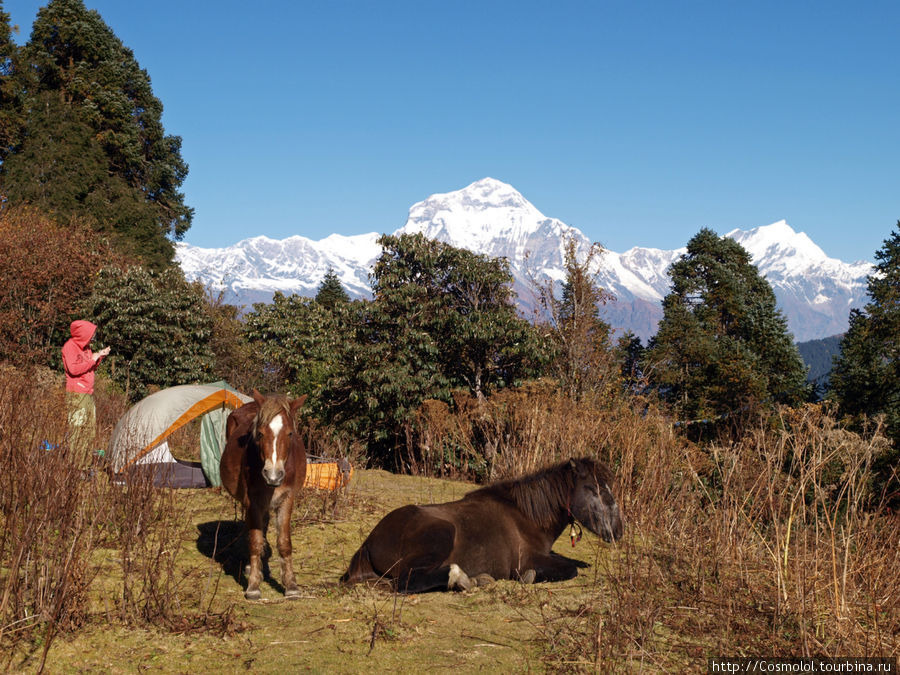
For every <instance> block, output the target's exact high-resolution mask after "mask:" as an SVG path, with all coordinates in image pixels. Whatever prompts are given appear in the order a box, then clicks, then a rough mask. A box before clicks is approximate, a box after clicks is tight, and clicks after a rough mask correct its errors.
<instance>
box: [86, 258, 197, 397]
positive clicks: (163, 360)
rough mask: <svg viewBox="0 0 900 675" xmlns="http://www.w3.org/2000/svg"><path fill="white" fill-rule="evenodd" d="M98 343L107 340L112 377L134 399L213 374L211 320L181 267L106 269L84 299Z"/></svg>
mask: <svg viewBox="0 0 900 675" xmlns="http://www.w3.org/2000/svg"><path fill="white" fill-rule="evenodd" d="M88 308H89V311H90V315H91V317H92V320H93V321H94V322H95V323H96V324H97V326H98V329H97V333H98V338H97V339H98V342H102V343H103V344H105V345H109V346H110V347H111V348H112V353H111V355H110V357H109V358H108V359H107V361H108V363H109V367H110V377H111V378H112V379H113V380H114V381H115V382H116V383H118V384H119V385H120V386H121V387H122V388H123V389H124V390H125V393H126V395H127V396H128V397H129V398H131V399H132V400H137V399H140V398H142V397H144V396H146V395H147V394H148V393H149V389H148V388H149V387H150V386H152V385H153V386H158V387H169V386H173V385H177V384H189V383H193V382H200V381H206V380H209V379H211V378H212V377H213V375H212V365H213V353H212V351H211V348H210V339H211V329H212V326H211V324H212V322H211V320H210V317H209V314H208V313H207V311H206V310H205V299H204V297H203V291H202V289H201V288H200V287H199V286H198V285H196V284H189V283H187V282H186V281H185V280H184V275H183V274H182V272H181V270H179V269H170V270H165V271H162V272H153V271H150V270H147V269H145V268H143V267H130V268H128V269H126V270H119V269H115V268H104V269H103V270H101V272H100V274H99V276H98V278H97V281H96V282H95V284H94V291H93V293H92V295H91V297H90V299H89V301H88Z"/></svg>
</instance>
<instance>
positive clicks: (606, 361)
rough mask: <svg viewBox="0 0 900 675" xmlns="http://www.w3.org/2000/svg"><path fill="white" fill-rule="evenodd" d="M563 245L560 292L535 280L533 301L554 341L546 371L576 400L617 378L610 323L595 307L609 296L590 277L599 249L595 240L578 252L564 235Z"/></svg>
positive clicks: (605, 389) (610, 385)
mask: <svg viewBox="0 0 900 675" xmlns="http://www.w3.org/2000/svg"><path fill="white" fill-rule="evenodd" d="M563 250H564V261H563V264H564V268H565V271H566V277H565V280H564V281H563V284H562V293H561V296H560V297H557V294H556V289H555V286H554V284H553V281H552V280H551V281H548V282H547V283H545V284H539V285H537V291H538V301H539V304H540V306H541V309H542V310H543V312H544V314H545V316H546V317H547V319H548V324H547V325H546V326H543V327H542V329H543V330H544V331H546V332H548V333H549V334H550V336H551V338H552V341H553V344H554V346H555V347H556V354H555V357H554V359H553V361H552V362H551V370H550V372H551V373H552V374H553V375H555V376H556V378H557V379H558V380H559V383H560V386H561V387H562V389H563V391H564V392H565V393H566V394H568V395H569V396H572V397H573V398H575V399H576V400H579V399H581V398H583V397H584V396H585V395H586V394H594V395H596V394H601V393H603V392H607V393H608V392H611V391H613V390H614V387H613V385H615V384H616V383H617V382H618V379H619V377H618V375H619V374H618V372H616V371H617V368H616V366H615V365H614V358H613V353H612V345H611V341H610V327H609V324H607V323H606V322H605V321H603V320H602V319H601V318H600V307H601V306H602V305H604V304H606V302H608V301H609V300H610V299H611V297H612V296H610V294H609V293H607V292H606V291H604V290H603V289H601V288H600V287H599V285H598V284H597V280H596V272H595V270H596V268H597V265H598V262H599V258H600V257H601V256H602V255H603V247H602V246H600V244H596V243H595V244H592V245H591V246H590V247H589V248H588V249H587V251H586V252H585V253H584V255H583V256H581V255H580V251H579V250H578V242H577V240H576V239H575V238H574V237H569V238H568V239H567V240H566V241H565V243H564V249H563ZM579 257H581V260H579Z"/></svg>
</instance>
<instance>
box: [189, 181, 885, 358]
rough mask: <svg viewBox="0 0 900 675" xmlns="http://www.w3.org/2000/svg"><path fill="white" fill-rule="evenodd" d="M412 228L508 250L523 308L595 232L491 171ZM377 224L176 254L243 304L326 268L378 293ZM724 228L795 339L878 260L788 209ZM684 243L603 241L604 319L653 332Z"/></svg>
mask: <svg viewBox="0 0 900 675" xmlns="http://www.w3.org/2000/svg"><path fill="white" fill-rule="evenodd" d="M413 233H421V234H423V235H425V236H428V237H430V238H434V239H438V240H440V241H443V242H445V243H448V244H451V245H453V246H457V247H460V248H467V249H469V250H472V251H474V252H476V253H480V254H484V255H489V256H494V257H497V256H502V257H506V258H507V259H508V260H509V262H510V270H511V272H512V274H513V277H514V290H515V291H516V292H517V294H518V296H519V298H520V305H521V306H522V307H523V308H525V307H527V306H528V305H529V294H530V290H529V289H530V281H529V280H530V278H532V277H534V278H537V279H539V280H553V281H554V282H559V281H562V280H563V279H564V277H565V274H564V266H563V261H564V255H565V253H564V246H565V241H566V239H567V238H568V237H573V238H574V239H575V241H576V245H577V246H578V247H579V249H580V250H582V251H584V250H587V247H589V246H590V244H591V242H590V240H589V239H588V238H587V237H586V236H585V235H584V234H583V233H582V232H581V231H580V230H578V229H577V228H575V227H572V226H569V225H567V224H566V223H564V222H562V221H561V220H559V219H557V218H552V217H547V216H545V215H544V214H543V213H541V212H540V211H539V210H538V209H537V208H536V207H535V206H534V205H533V204H531V202H529V201H528V200H527V199H526V198H525V197H524V196H523V195H522V194H521V193H519V192H518V191H517V190H516V189H515V188H514V187H512V186H511V185H508V184H507V183H503V182H502V181H499V180H496V179H493V178H483V179H481V180H479V181H476V182H474V183H472V184H470V185H468V186H467V187H465V188H463V189H461V190H456V191H453V192H446V193H437V194H434V195H431V196H430V197H428V198H427V199H425V200H422V201H421V202H417V203H416V204H413V205H412V206H411V207H410V209H409V215H408V218H407V221H406V223H405V224H404V225H403V226H402V227H400V228H399V229H397V230H395V231H394V232H393V234H397V235H399V234H413ZM379 236H380V235H379V234H378V233H376V232H370V233H367V234H361V235H354V236H344V235H340V234H331V235H329V236H328V237H325V238H323V239H320V240H318V241H314V240H311V239H308V238H306V237H303V236H301V235H294V236H291V237H288V238H286V239H282V240H275V239H270V238H268V237H265V236H257V237H252V238H249V239H245V240H242V241H240V242H238V243H237V244H234V245H233V246H229V247H225V248H213V249H210V248H207V249H204V248H200V247H195V246H191V245H190V244H186V243H179V244H178V245H177V248H176V260H177V261H178V262H179V264H180V265H181V266H182V269H183V270H184V272H185V275H186V276H187V277H188V278H189V279H191V280H200V281H201V282H203V283H204V284H205V285H207V286H210V287H212V288H214V289H220V290H223V291H225V299H226V301H228V302H233V303H235V304H239V305H241V304H249V303H253V302H265V301H268V300H269V299H271V297H272V295H273V294H274V293H275V292H276V291H280V292H282V293H285V294H291V293H297V294H300V295H305V296H312V295H314V294H315V292H316V290H317V289H318V286H319V284H320V283H321V281H322V278H323V277H324V275H325V273H326V272H327V271H328V269H333V270H334V271H335V273H336V274H337V276H338V278H339V279H340V280H341V282H342V283H343V284H344V286H345V288H346V290H347V292H348V294H349V295H350V296H351V297H354V298H361V297H371V287H370V285H369V272H370V271H371V269H372V266H373V265H374V262H375V260H376V259H377V258H378V256H379V255H380V253H381V247H380V246H378V244H377V240H378V238H379ZM725 236H728V237H731V238H733V239H735V240H736V241H738V242H739V243H741V245H742V246H744V248H746V249H747V250H748V252H749V253H750V254H751V256H752V259H753V262H754V264H755V265H756V266H757V268H758V269H759V270H760V273H761V274H763V275H764V276H765V277H766V279H768V281H769V283H770V284H771V285H772V288H773V290H774V292H775V295H776V298H777V300H778V305H779V307H780V308H781V309H782V311H783V312H784V314H785V316H786V318H787V320H788V327H789V330H791V332H792V333H793V334H794V338H795V340H796V341H797V342H802V341H806V340H811V339H819V338H823V337H827V336H829V335H835V334H838V333H842V332H844V331H845V330H846V328H847V320H848V317H849V312H850V309H851V308H853V307H861V306H863V305H864V304H865V293H866V283H865V281H866V279H865V277H866V276H867V275H868V274H869V272H870V271H871V269H872V265H871V263H868V262H865V261H857V262H855V263H845V262H843V261H840V260H837V259H835V258H829V257H828V256H827V255H826V254H825V253H824V252H823V251H822V249H821V248H819V247H818V246H817V245H816V244H815V243H814V242H813V241H812V239H810V238H809V237H808V236H807V235H806V234H805V233H803V232H799V233H798V232H795V231H794V230H793V229H792V228H791V227H790V225H788V223H787V222H786V221H785V220H780V221H777V222H775V223H772V224H770V225H763V226H759V227H756V228H753V229H751V230H748V231H743V230H732V231H731V232H729V233H728V234H727V235H725ZM685 250H686V249H685V248H679V249H674V250H664V249H655V248H643V247H633V248H631V249H629V250H627V251H625V252H624V253H616V252H614V251H604V254H603V255H602V256H601V257H600V260H599V263H598V268H597V270H596V272H597V280H598V283H599V284H600V285H601V286H602V287H603V288H604V289H606V290H607V291H609V292H611V293H612V294H613V295H614V296H615V297H616V300H615V301H614V302H611V303H608V304H607V305H606V306H604V307H603V308H602V309H601V313H602V315H603V317H604V319H605V320H607V321H608V322H609V323H610V324H611V325H612V326H613V328H614V329H616V330H618V331H625V330H630V331H632V332H633V333H635V334H636V335H638V336H639V337H641V338H642V339H644V340H646V339H648V338H649V337H650V336H651V335H653V334H654V333H655V331H656V324H657V323H658V321H659V319H660V318H661V317H662V299H663V297H665V295H666V294H667V293H668V290H669V278H668V276H667V275H666V269H667V268H668V266H669V265H670V264H671V263H672V262H674V261H675V260H677V259H678V257H679V256H680V255H682V254H683V253H684V252H685ZM526 253H527V256H526Z"/></svg>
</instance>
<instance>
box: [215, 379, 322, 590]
mask: <svg viewBox="0 0 900 675" xmlns="http://www.w3.org/2000/svg"><path fill="white" fill-rule="evenodd" d="M305 400H306V396H305V395H304V396H301V397H300V398H297V399H294V400H293V401H290V400H288V399H287V398H285V397H284V396H270V397H268V398H266V397H264V396H263V395H262V394H260V393H259V392H258V391H256V390H255V389H254V391H253V401H251V402H250V403H246V404H244V405H242V406H241V407H240V408H238V409H237V410H234V411H233V412H232V413H231V414H230V415H229V416H228V422H227V423H226V429H225V435H226V439H227V440H226V441H225V450H224V451H223V452H222V460H221V463H220V465H219V471H220V474H221V476H222V485H224V486H225V489H226V490H228V492H229V493H230V494H231V496H232V497H234V498H235V499H236V500H238V501H239V502H240V503H241V504H242V505H243V506H244V512H245V517H246V523H247V534H248V538H249V540H250V565H249V571H248V573H247V590H246V591H244V597H245V598H247V599H248V600H258V599H259V597H260V592H259V582H260V581H261V580H262V565H261V560H262V555H263V549H264V548H265V539H266V530H267V529H268V527H269V511H270V510H272V511H274V512H275V526H276V528H277V530H278V554H279V555H280V556H281V580H282V584H283V585H284V595H285V597H287V598H291V597H296V596H298V595H300V589H299V588H297V582H296V581H295V580H294V567H293V564H292V562H291V553H292V547H291V511H292V510H293V508H294V500H295V499H296V497H297V493H298V492H299V490H300V488H301V487H302V486H303V481H304V479H305V478H306V449H305V447H304V445H303V439H302V438H301V437H300V434H299V433H298V431H297V422H296V420H295V418H294V416H295V413H296V412H297V410H298V409H299V408H300V406H302V405H303V402H304V401H305Z"/></svg>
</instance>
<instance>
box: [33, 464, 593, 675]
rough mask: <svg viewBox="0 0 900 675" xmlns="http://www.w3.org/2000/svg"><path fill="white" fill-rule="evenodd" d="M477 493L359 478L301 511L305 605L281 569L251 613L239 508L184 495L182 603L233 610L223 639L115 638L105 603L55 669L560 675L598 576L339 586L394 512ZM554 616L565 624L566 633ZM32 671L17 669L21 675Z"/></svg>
mask: <svg viewBox="0 0 900 675" xmlns="http://www.w3.org/2000/svg"><path fill="white" fill-rule="evenodd" d="M472 487H473V486H471V485H467V484H464V483H454V482H450V481H441V480H434V479H423V478H414V477H409V476H398V475H392V474H388V473H386V472H383V471H357V472H356V473H355V474H354V478H353V481H352V484H351V486H350V488H349V490H348V492H347V493H346V494H345V495H343V496H341V497H339V498H337V499H335V498H334V497H333V496H330V495H325V494H321V493H313V494H310V495H308V496H307V497H306V498H305V500H304V501H303V503H302V504H301V505H300V506H299V508H298V509H297V510H296V511H295V514H294V526H293V532H294V535H293V541H294V562H295V567H296V568H297V571H298V576H299V579H298V582H299V584H300V586H301V589H302V592H303V595H302V597H301V598H300V599H298V600H291V601H286V600H284V598H283V595H282V591H281V587H280V585H279V579H280V573H281V570H280V566H279V565H278V563H277V561H276V560H273V561H272V570H271V572H272V574H271V577H270V578H269V579H267V581H266V582H264V583H263V585H262V592H263V599H262V600H261V601H259V602H254V603H250V602H247V601H245V600H244V598H243V587H242V586H241V584H240V582H239V579H240V568H241V559H242V558H243V555H244V551H245V550H246V543H245V541H244V540H243V538H242V537H241V529H240V524H239V522H238V518H239V517H240V513H239V510H238V509H236V507H235V504H234V503H233V502H232V501H231V498H230V497H228V495H227V494H225V493H220V492H218V491H215V490H202V491H201V490H197V491H182V492H179V494H178V497H179V501H180V502H181V501H182V500H183V501H184V502H185V513H187V514H189V518H188V520H189V522H185V523H184V532H183V538H182V548H181V550H180V551H179V552H178V554H177V555H178V569H179V572H180V573H183V574H184V580H183V582H182V583H183V587H182V592H183V595H184V596H185V597H186V598H188V600H187V602H192V603H196V608H197V609H198V610H207V609H208V611H209V612H210V613H227V612H229V611H230V612H231V615H230V617H231V619H230V621H228V622H227V626H224V627H223V629H222V630H221V631H218V632H215V631H212V632H211V631H209V630H203V631H196V630H192V629H191V627H190V626H186V627H185V628H184V629H183V630H176V631H174V632H170V631H154V632H148V631H146V630H129V629H124V628H118V627H115V628H112V627H110V626H115V625H116V624H115V623H109V622H107V621H106V620H105V616H104V613H105V612H106V611H109V605H110V604H111V603H110V601H109V599H108V598H104V597H103V595H104V591H103V590H99V591H98V597H97V599H96V602H97V614H96V615H95V616H94V617H93V618H92V620H91V625H89V626H88V627H86V630H83V631H80V632H78V633H77V634H75V635H74V636H72V637H66V636H62V637H61V638H60V639H58V640H56V641H55V642H54V643H53V645H52V647H51V649H50V652H49V656H48V660H47V670H48V671H49V672H54V673H63V672H65V673H70V672H96V671H104V672H113V673H131V672H144V671H151V672H185V673H186V672H207V671H213V670H215V671H218V672H244V671H247V670H254V671H259V672H275V671H279V672H290V671H301V670H306V671H311V672H348V673H354V672H363V671H366V672H368V671H374V672H379V671H382V672H383V671H390V672H397V671H401V672H422V671H425V670H428V671H453V670H457V671H458V670H464V671H466V672H472V671H485V672H529V671H543V670H545V669H546V664H547V660H546V659H547V658H548V657H550V658H552V659H553V662H554V663H555V664H556V665H557V666H559V665H563V666H564V665H565V662H564V661H563V662H562V663H561V662H560V661H559V658H558V657H554V656H553V654H552V652H553V649H554V648H555V646H556V645H557V642H558V640H559V639H560V636H562V635H564V634H565V632H566V629H567V628H570V627H574V626H570V625H568V624H570V623H572V622H576V623H577V622H578V621H579V620H580V619H579V617H578V611H577V607H579V606H581V605H582V604H583V602H584V600H585V597H586V596H588V595H590V596H595V595H596V594H597V593H598V592H601V591H598V586H597V585H596V583H595V581H596V580H595V575H594V573H593V571H592V569H588V570H584V571H583V572H582V574H581V575H580V576H579V577H578V578H576V579H574V580H572V581H569V582H563V583H557V584H539V585H534V586H523V585H521V584H517V583H515V582H509V581H505V582H498V583H496V584H494V585H493V586H491V587H488V588H481V589H475V590H473V591H470V592H467V593H430V594H423V595H416V596H410V597H403V596H396V595H394V594H392V593H391V592H389V591H387V590H384V589H380V588H370V587H365V586H356V587H351V588H342V587H340V586H339V585H338V584H337V578H338V577H339V576H340V574H341V573H342V572H343V571H344V569H345V567H346V565H347V562H348V561H349V559H350V557H351V555H352V554H353V552H354V551H355V550H356V548H357V547H358V546H359V544H360V543H361V542H362V540H363V539H364V538H365V536H366V534H368V532H369V530H370V529H371V528H372V527H373V526H374V524H375V523H376V522H377V521H378V520H379V519H380V518H381V517H382V516H383V515H384V514H385V513H386V512H387V511H388V510H390V509H392V508H394V507H396V506H399V505H402V504H407V503H430V502H440V501H448V500H452V499H455V498H457V497H459V496H460V495H462V494H463V493H464V492H466V491H468V490H470V489H472ZM565 536H566V535H564V537H563V539H561V540H560V541H559V542H557V545H556V547H555V548H556V550H557V551H560V552H564V553H566V554H567V555H570V556H571V557H576V558H580V559H583V560H585V561H588V562H591V563H596V562H597V560H596V559H595V558H596V556H598V555H603V554H604V552H605V549H606V545H604V544H603V543H602V542H600V541H599V539H598V538H597V537H595V536H593V535H590V534H586V535H585V538H584V539H583V540H582V541H581V543H579V544H578V546H577V547H576V548H574V549H573V548H572V547H571V546H570V544H569V542H568V540H567V539H565ZM104 553H105V554H108V555H109V558H108V560H107V561H104V575H109V580H113V579H114V578H115V575H116V571H117V568H118V565H119V562H118V560H117V558H116V555H117V554H116V552H115V551H106V552H104ZM593 569H596V565H595V566H594V568H593ZM103 581H104V580H103V579H102V578H100V579H98V580H97V582H95V584H94V588H97V589H103V587H104V583H103ZM112 586H113V585H112V584H110V585H109V587H110V588H111V587H112ZM107 592H110V591H107ZM569 607H571V609H572V611H571V612H569V611H567V608H569ZM551 617H552V618H551ZM560 617H566V618H565V619H564V620H562V621H563V624H560V621H561V619H560ZM585 620H586V619H585ZM34 665H35V663H34V662H33V661H31V662H25V663H22V662H21V661H20V662H19V663H18V666H20V667H22V668H23V669H25V670H29V669H33V666H34ZM571 665H572V666H573V667H577V666H578V664H575V663H573V664H571ZM581 665H583V666H587V664H581Z"/></svg>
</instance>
